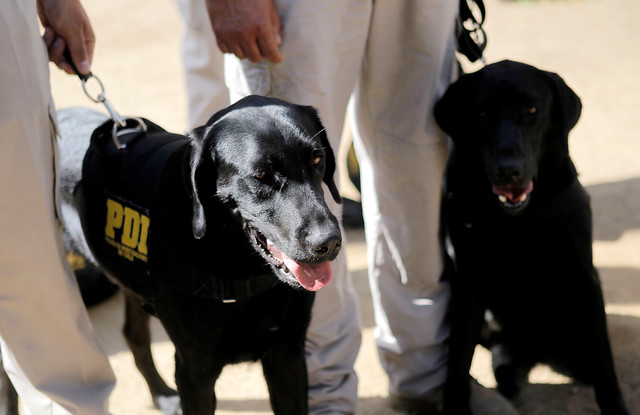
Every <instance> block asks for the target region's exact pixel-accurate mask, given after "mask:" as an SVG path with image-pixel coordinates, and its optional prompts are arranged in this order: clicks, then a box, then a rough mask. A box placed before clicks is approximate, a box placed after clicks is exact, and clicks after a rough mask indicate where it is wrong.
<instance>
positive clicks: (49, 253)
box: [0, 1, 114, 415]
mask: <svg viewBox="0 0 640 415" xmlns="http://www.w3.org/2000/svg"><path fill="white" fill-rule="evenodd" d="M0 56H2V59H0V337H1V338H2V342H1V345H0V347H1V348H2V359H3V363H4V365H5V368H6V370H7V372H8V374H9V376H10V378H11V380H12V383H13V384H14V386H15V387H16V390H17V391H18V394H19V395H20V397H21V398H22V399H23V402H24V404H25V406H26V410H27V412H28V413H29V414H33V415H40V414H42V415H44V414H67V413H73V414H82V415H104V414H107V413H108V412H107V398H108V396H109V394H110V392H111V389H112V388H113V384H114V375H113V372H112V370H111V368H110V366H109V361H108V360H107V357H106V356H105V354H104V352H103V351H102V350H101V348H100V346H99V345H98V343H97V342H96V340H95V338H94V335H93V329H92V326H91V322H90V320H89V318H88V315H87V312H86V310H85V308H84V305H83V303H82V299H81V298H80V293H79V291H78V288H77V285H76V282H75V279H74V277H73V273H72V272H71V270H70V268H69V266H68V264H67V262H66V258H65V255H64V250H63V248H62V237H61V233H60V227H59V222H58V219H57V216H56V212H55V153H56V151H57V149H56V145H57V144H56V138H55V134H54V133H55V127H54V124H53V122H52V121H51V120H52V118H50V114H53V105H52V102H51V96H50V90H49V73H48V62H47V55H46V49H45V47H44V43H43V41H42V39H41V38H40V33H39V26H38V23H37V14H36V2H35V1H9V2H3V3H2V7H0Z"/></svg>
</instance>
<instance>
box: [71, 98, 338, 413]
mask: <svg viewBox="0 0 640 415" xmlns="http://www.w3.org/2000/svg"><path fill="white" fill-rule="evenodd" d="M61 115H62V116H65V114H64V113H61ZM67 121H68V116H67ZM75 122H76V124H77V123H78V122H79V123H80V124H81V123H82V120H80V121H78V120H75ZM60 124H61V131H62V135H63V139H62V140H61V153H63V157H64V155H65V154H67V155H70V156H72V157H70V159H69V160H67V164H66V171H63V173H62V176H63V177H62V179H63V183H64V184H65V185H64V186H63V198H64V202H65V203H64V204H63V212H66V214H65V215H63V216H64V217H65V224H66V226H70V225H72V224H73V223H74V221H73V220H68V219H69V218H70V217H72V216H73V215H74V214H75V215H76V216H79V218H80V221H77V220H76V221H75V222H77V223H80V222H81V223H82V228H83V229H82V230H84V233H85V234H86V235H87V242H88V246H89V247H90V248H91V252H84V253H83V254H85V256H87V257H88V258H95V259H96V260H97V263H98V264H99V265H100V266H101V268H102V269H103V270H104V271H105V272H106V274H107V275H108V276H109V277H111V278H112V279H113V280H115V281H117V282H118V284H119V285H120V286H122V288H123V291H124V293H125V297H126V316H125V327H124V334H125V338H126V340H127V343H128V344H129V346H130V348H131V351H132V353H133V355H134V359H135V362H136V365H137V367H138V369H139V370H140V371H141V373H142V374H143V376H144V378H145V380H146V381H147V383H148V385H149V389H150V391H151V395H152V397H153V400H154V402H155V403H156V405H157V406H158V407H161V408H162V409H163V412H165V413H171V412H172V411H174V410H177V403H178V402H177V398H176V392H175V391H173V390H172V389H171V388H169V387H168V386H167V384H166V383H165V382H164V380H163V379H162V378H161V377H160V375H159V374H158V372H157V370H156V367H155V365H154V363H153V359H152V356H151V350H150V332H149V315H148V314H146V312H145V310H146V311H149V312H151V313H152V314H154V315H155V316H157V317H158V318H159V319H160V321H161V322H162V324H163V326H164V328H165V330H166V331H167V333H168V335H169V337H170V338H171V341H172V342H173V343H174V345H175V349H176V356H175V358H176V374H175V376H176V384H177V386H178V394H179V397H180V404H181V406H182V411H183V413H184V415H211V414H212V413H213V412H214V410H215V407H216V399H215V393H214V385H215V382H216V380H217V378H218V376H219V375H220V373H221V371H222V369H223V367H224V366H225V365H227V364H231V363H237V362H241V361H247V360H260V361H261V363H262V366H263V372H264V375H265V378H266V382H267V386H268V388H269V393H270V401H271V406H272V409H273V411H274V413H275V414H277V415H300V414H306V413H308V408H307V406H308V403H307V400H308V385H307V383H308V380H307V379H308V377H307V370H306V362H305V351H304V345H305V337H306V331H307V328H308V325H309V320H310V316H311V307H312V304H313V300H314V292H313V291H315V290H318V289H320V288H322V287H323V286H325V285H326V284H328V283H329V281H330V280H331V277H332V274H331V266H330V264H329V261H331V260H333V259H335V258H336V256H337V255H338V253H339V251H340V248H341V243H342V238H341V233H340V228H339V225H338V220H337V218H336V217H335V216H334V215H333V214H332V213H331V211H330V210H329V208H328V206H327V204H326V203H325V200H324V196H323V189H322V185H323V183H325V184H326V185H327V186H328V188H329V190H330V192H331V194H332V196H333V197H334V199H335V200H336V201H337V202H339V201H340V196H339V194H338V192H337V189H336V186H335V183H334V181H333V174H334V171H335V159H334V156H333V153H332V151H331V148H330V146H329V142H328V139H327V136H326V134H325V133H324V128H323V126H322V124H321V122H320V120H319V118H318V116H317V113H316V111H315V110H314V109H313V108H311V107H304V106H297V105H292V104H288V103H286V102H284V101H280V100H275V99H269V98H264V97H258V96H250V97H247V98H245V99H243V100H240V101H239V102H237V103H236V104H234V105H232V106H230V107H229V108H227V109H225V110H222V111H220V112H218V113H217V114H215V115H214V116H213V117H212V118H211V119H210V120H209V122H208V123H207V125H205V126H203V127H201V128H199V129H197V130H195V131H194V132H193V133H192V134H191V137H190V139H187V138H186V137H184V136H180V135H175V134H170V133H167V132H166V131H164V130H162V129H161V128H160V127H158V126H156V125H154V124H152V123H150V122H147V124H148V131H147V132H146V133H145V134H143V137H138V136H136V133H135V132H133V133H131V134H132V135H131V136H127V134H125V135H124V136H123V137H121V139H122V140H123V141H124V142H125V144H126V147H125V149H124V150H116V149H115V146H113V143H112V142H111V139H112V137H111V123H109V122H107V123H106V124H103V125H102V126H101V127H99V128H98V129H96V131H95V132H94V137H93V138H92V145H91V147H90V149H89V151H88V152H87V154H86V156H85V158H84V170H83V175H82V182H80V183H79V177H80V174H79V167H80V165H79V163H77V160H80V161H81V160H82V155H83V154H84V152H83V151H82V150H80V151H79V146H81V144H79V142H84V143H86V140H87V137H86V136H84V137H78V140H77V141H76V142H75V144H74V139H73V138H72V137H65V131H66V132H67V133H69V135H74V134H75V135H78V132H76V131H73V130H72V131H69V129H68V128H67V129H65V122H61V123H60ZM94 128H95V127H94ZM138 135H140V134H138ZM147 147H153V148H152V149H149V148H147ZM84 148H85V149H86V145H85V147H84ZM65 189H66V192H65ZM76 228H79V226H76ZM82 230H78V229H71V230H70V233H71V234H72V235H75V236H76V237H78V238H82V234H83V232H82ZM80 242H81V243H78V244H77V245H79V246H84V247H86V246H87V243H85V242H84V241H80ZM92 254H93V255H92Z"/></svg>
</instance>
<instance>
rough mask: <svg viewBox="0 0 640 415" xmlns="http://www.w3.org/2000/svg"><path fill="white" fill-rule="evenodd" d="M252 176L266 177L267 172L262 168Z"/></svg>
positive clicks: (260, 178) (257, 177)
mask: <svg viewBox="0 0 640 415" xmlns="http://www.w3.org/2000/svg"><path fill="white" fill-rule="evenodd" d="M253 177H255V178H256V179H259V180H262V179H264V178H265V177H267V172H266V171H264V170H260V171H259V172H257V173H256V174H254V175H253Z"/></svg>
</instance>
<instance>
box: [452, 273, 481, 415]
mask: <svg viewBox="0 0 640 415" xmlns="http://www.w3.org/2000/svg"><path fill="white" fill-rule="evenodd" d="M477 272H478V269H477V268H476V273H477ZM476 277H477V275H476ZM478 279H479V278H474V275H473V274H472V273H467V272H464V271H462V272H457V273H455V274H454V276H453V281H452V283H451V287H452V288H451V291H452V298H451V304H450V311H449V313H450V324H451V334H450V337H449V357H448V367H447V381H446V384H445V394H444V409H443V412H444V413H445V414H447V415H471V408H470V406H469V402H470V395H471V385H470V376H469V369H470V367H471V360H472V358H473V353H474V351H475V347H476V344H477V343H478V340H479V336H480V329H481V327H482V321H483V316H484V309H485V307H484V303H483V302H482V298H481V287H480V286H479V284H478V283H477V280H478Z"/></svg>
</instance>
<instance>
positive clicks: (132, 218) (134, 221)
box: [122, 207, 140, 249]
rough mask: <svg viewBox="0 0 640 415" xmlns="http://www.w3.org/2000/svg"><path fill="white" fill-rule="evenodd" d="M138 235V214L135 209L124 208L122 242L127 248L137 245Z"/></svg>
mask: <svg viewBox="0 0 640 415" xmlns="http://www.w3.org/2000/svg"><path fill="white" fill-rule="evenodd" d="M139 236H140V214H139V213H138V212H136V211H135V210H133V209H131V208H128V207H125V208H124V228H123V229H122V243H123V244H124V245H126V246H128V247H129V248H134V249H135V248H136V247H137V246H138V237H139Z"/></svg>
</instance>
